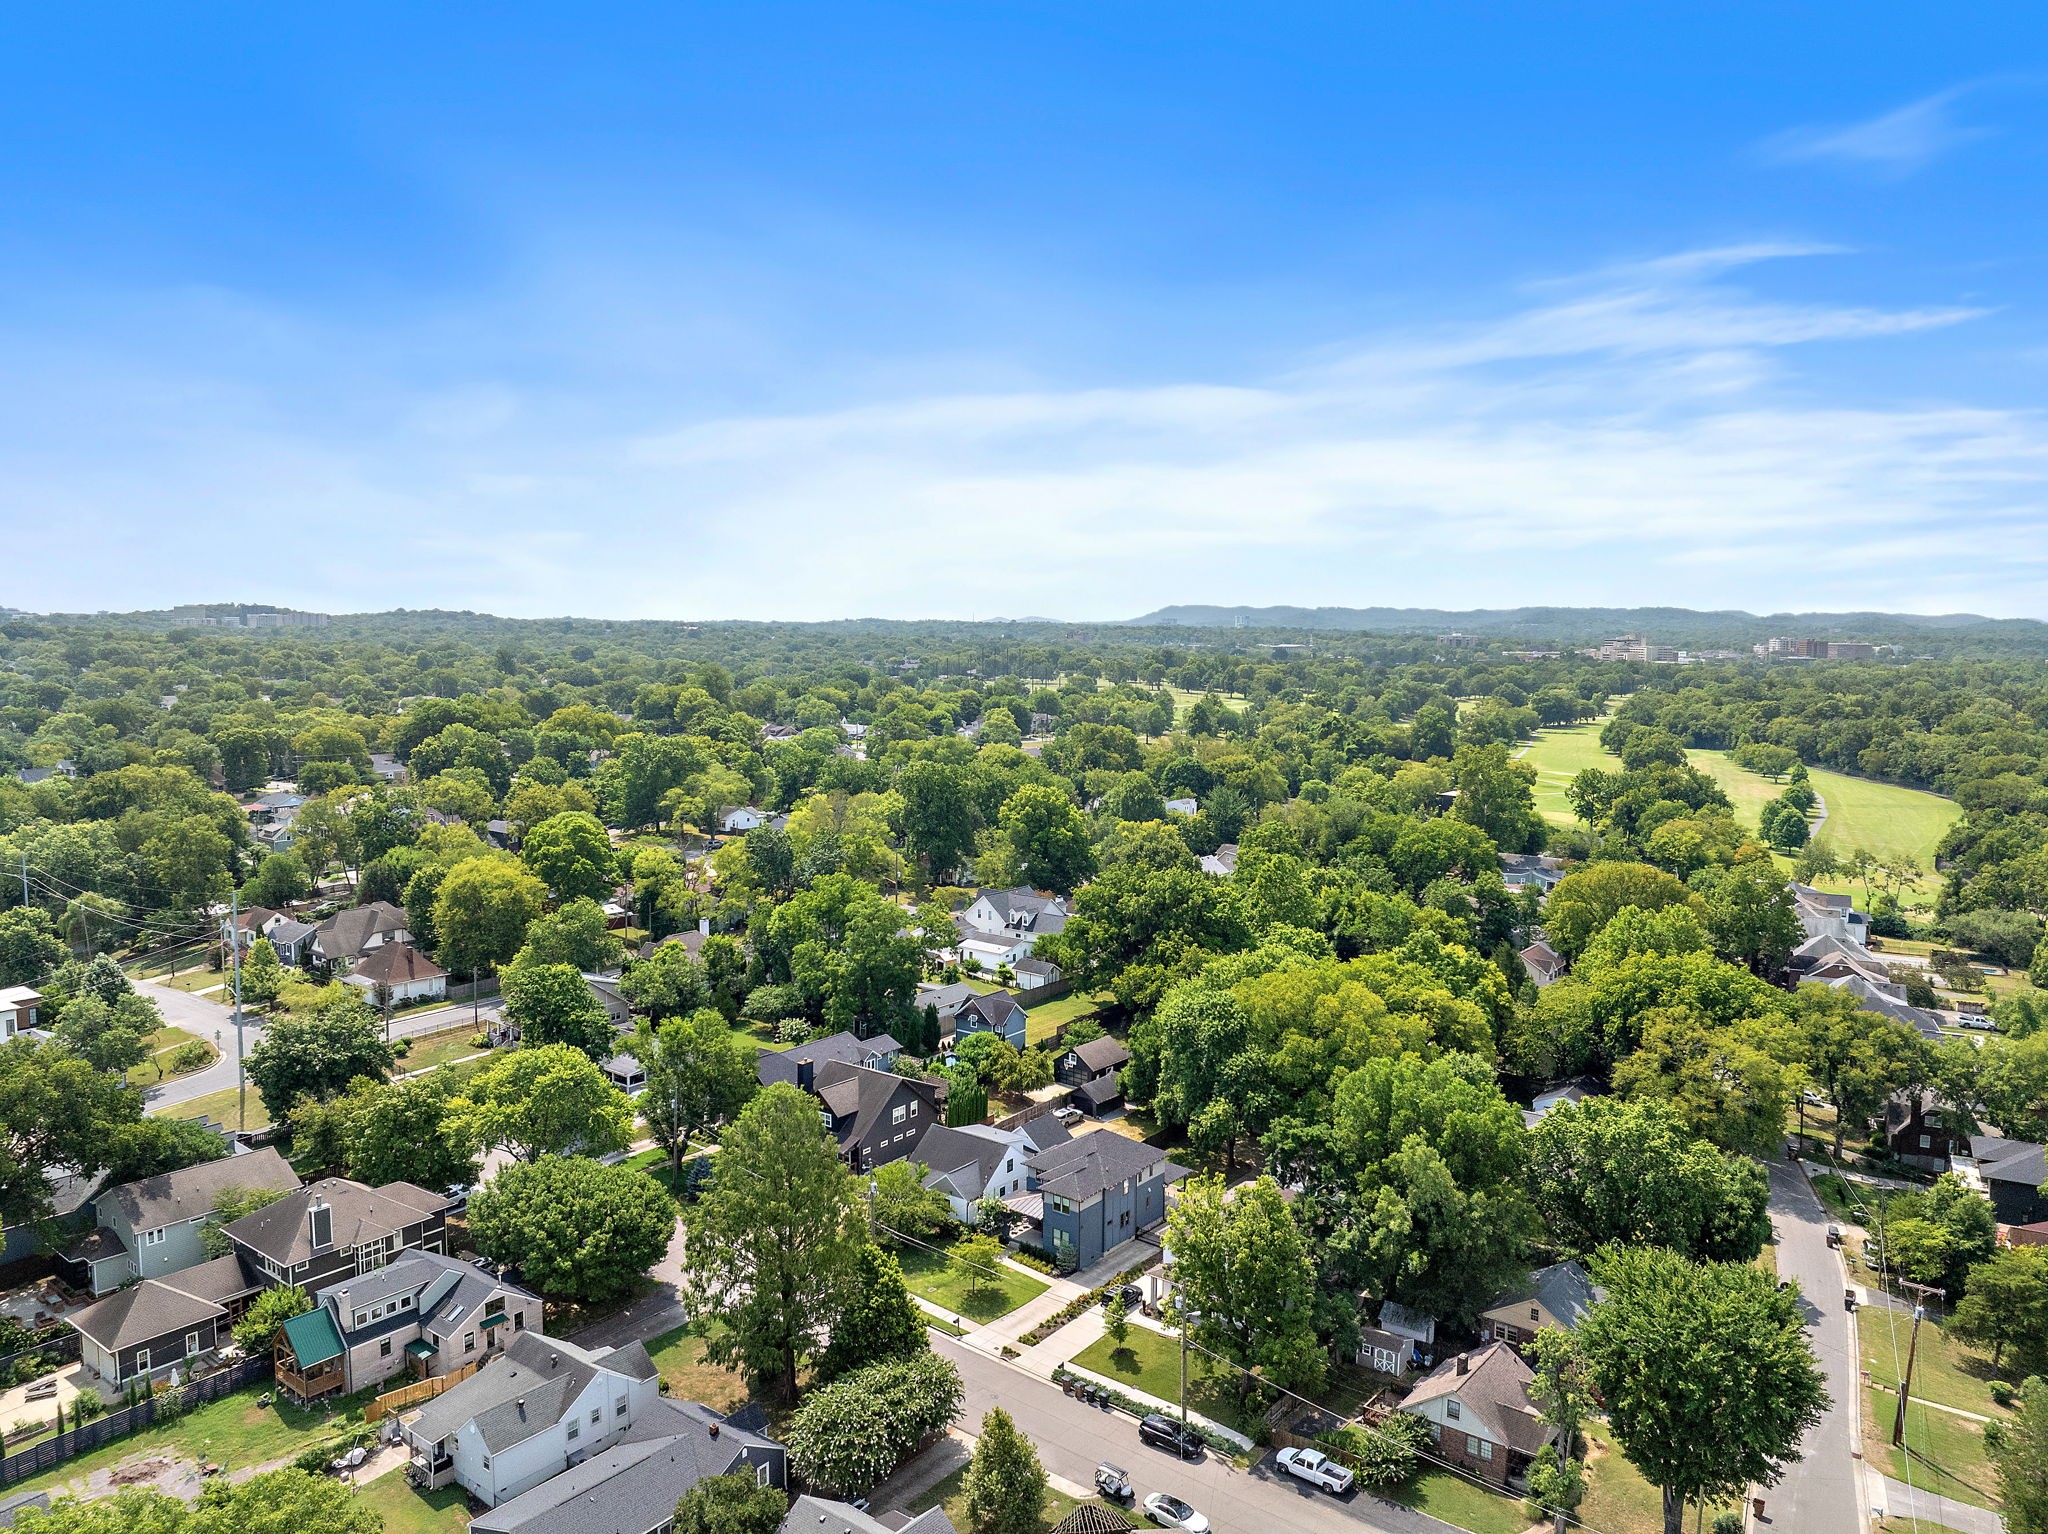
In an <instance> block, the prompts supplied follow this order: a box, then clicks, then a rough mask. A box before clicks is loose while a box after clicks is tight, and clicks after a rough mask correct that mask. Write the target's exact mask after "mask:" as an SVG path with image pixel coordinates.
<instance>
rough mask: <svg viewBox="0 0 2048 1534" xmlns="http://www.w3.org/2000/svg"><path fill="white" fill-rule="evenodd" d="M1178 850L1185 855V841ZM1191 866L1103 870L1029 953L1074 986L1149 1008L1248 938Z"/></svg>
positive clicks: (1232, 910) (1222, 897)
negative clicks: (1062, 923) (1212, 957)
mask: <svg viewBox="0 0 2048 1534" xmlns="http://www.w3.org/2000/svg"><path fill="white" fill-rule="evenodd" d="M1176 840H1178V838H1176ZM1180 850H1181V853H1182V855H1183V856H1186V852H1187V848H1186V846H1185V844H1182V846H1181V848H1180ZM1192 864H1193V860H1192V859H1191V858H1190V859H1189V860H1188V866H1185V867H1174V868H1167V869H1157V870H1155V869H1152V868H1147V867H1144V866H1142V865H1140V864H1137V863H1126V864H1120V865H1118V866H1115V867H1108V868H1105V869H1104V871H1103V873H1102V876H1101V877H1100V878H1097V879H1094V880H1091V881H1090V882H1089V883H1087V884H1085V885H1083V886H1082V887H1081V890H1080V892H1079V893H1078V894H1076V895H1075V897H1074V914H1073V916H1072V917H1070V918H1069V919H1068V921H1067V924H1066V927H1065V929H1064V930H1062V931H1060V932H1058V933H1055V934H1052V935H1050V936H1047V937H1044V938H1041V939H1040V940H1039V942H1038V944H1037V946H1036V947H1035V948H1034V949H1033V953H1034V954H1035V955H1036V956H1038V957H1042V958H1046V959H1050V960H1051V961H1052V962H1053V963H1055V964H1057V965H1059V967H1060V969H1061V970H1062V971H1063V972H1064V973H1065V974H1066V977H1067V978H1068V979H1069V980H1071V981H1072V982H1073V983H1074V985H1075V987H1076V988H1077V989H1080V990H1085V991H1096V990H1104V989H1106V990H1109V991H1110V992H1111V993H1112V994H1113V995H1114V996H1115V997H1116V999H1117V1001H1118V1003H1119V1004H1120V1005H1122V1006H1123V1007H1125V1008H1127V1009H1129V1010H1133V1011H1149V1010H1151V1009H1152V1008H1153V1007H1156V1006H1157V1005H1158V1004H1159V999H1160V996H1161V995H1162V994H1163V993H1164V991H1165V989H1166V987H1167V985H1168V984H1170V983H1171V982H1172V981H1173V980H1175V979H1178V978H1180V976H1181V975H1182V974H1183V973H1186V972H1190V971H1192V970H1193V969H1195V968H1197V967H1199V965H1200V962H1201V960H1202V959H1203V958H1204V957H1206V956H1207V955H1209V954H1215V953H1228V952H1230V951H1232V950H1234V949H1237V948H1241V947H1243V946H1244V945H1245V943H1246V941H1247V939H1248V938H1249V936H1250V934H1249V932H1248V931H1247V930H1246V928H1245V925H1244V921H1243V918H1242V917H1241V916H1240V915H1239V914H1238V911H1237V909H1236V904H1235V901H1234V898H1233V897H1232V895H1231V894H1230V892H1229V891H1228V890H1227V889H1226V888H1225V886H1224V885H1223V884H1222V883H1221V882H1220V881H1218V880H1215V879H1212V878H1210V877H1209V876H1208V875H1207V874H1204V873H1201V872H1198V871H1197V870H1196V869H1195V868H1194V867H1193V866H1192Z"/></svg>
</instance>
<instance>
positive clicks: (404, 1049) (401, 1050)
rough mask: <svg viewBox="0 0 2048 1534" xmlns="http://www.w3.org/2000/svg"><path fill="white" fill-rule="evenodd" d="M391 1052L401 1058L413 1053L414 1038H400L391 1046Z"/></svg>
mask: <svg viewBox="0 0 2048 1534" xmlns="http://www.w3.org/2000/svg"><path fill="white" fill-rule="evenodd" d="M391 1053H392V1054H393V1055H395V1056H396V1057H397V1058H399V1059H400V1060H403V1059H404V1058H405V1057H406V1056H407V1055H409V1054H411V1053H412V1040H411V1039H400V1040H398V1041H397V1042H396V1043H394V1044H393V1045H392V1046H391Z"/></svg>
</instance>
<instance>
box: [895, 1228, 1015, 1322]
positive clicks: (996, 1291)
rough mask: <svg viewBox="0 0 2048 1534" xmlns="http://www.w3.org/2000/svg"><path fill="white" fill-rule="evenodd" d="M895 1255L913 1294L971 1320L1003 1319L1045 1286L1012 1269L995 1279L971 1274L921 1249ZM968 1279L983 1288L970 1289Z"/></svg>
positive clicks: (911, 1248)
mask: <svg viewBox="0 0 2048 1534" xmlns="http://www.w3.org/2000/svg"><path fill="white" fill-rule="evenodd" d="M896 1255H897V1257H898V1258H899V1259H900V1260H901V1261H902V1264H903V1280H904V1282H905V1283H906V1284H908V1285H909V1286H910V1292H911V1293H912V1294H914V1295H917V1296H918V1297H919V1298H921V1299H926V1300H929V1301H931V1303H932V1304H934V1305H936V1306H938V1307H939V1308H940V1309H941V1310H944V1311H947V1312H949V1313H950V1314H952V1315H956V1316H965V1317H966V1318H967V1319H968V1320H970V1321H980V1322H989V1321H993V1320H995V1318H996V1317H997V1316H1006V1315H1008V1314H1009V1313H1010V1312H1011V1311H1013V1310H1015V1309H1016V1308H1017V1307H1018V1306H1019V1305H1024V1304H1028V1303H1029V1302H1031V1301H1032V1300H1035V1299H1037V1298H1038V1297H1039V1296H1040V1295H1041V1294H1043V1293H1045V1291H1046V1289H1047V1287H1048V1286H1047V1285H1045V1284H1042V1283H1040V1282H1039V1281H1038V1280H1037V1279H1035V1278H1032V1277H1031V1276H1030V1275H1029V1274H1025V1273H1019V1272H1017V1271H1016V1270H1015V1269H1013V1268H1000V1269H998V1270H997V1274H998V1276H997V1277H995V1278H990V1277H988V1276H987V1275H985V1274H981V1273H975V1274H971V1275H970V1274H968V1273H965V1272H963V1271H962V1270H961V1269H959V1268H957V1267H955V1266H954V1265H953V1264H952V1263H950V1262H948V1261H947V1260H946V1259H945V1258H944V1257H941V1256H939V1255H938V1253H936V1252H928V1251H925V1250H924V1249H923V1248H922V1247H914V1246H913V1247H905V1248H903V1249H902V1250H900V1251H899V1252H897V1254H896ZM970 1279H971V1280H972V1281H973V1282H974V1283H977V1284H981V1285H985V1286H986V1287H984V1288H979V1289H970V1288H969V1287H968V1285H969V1281H970Z"/></svg>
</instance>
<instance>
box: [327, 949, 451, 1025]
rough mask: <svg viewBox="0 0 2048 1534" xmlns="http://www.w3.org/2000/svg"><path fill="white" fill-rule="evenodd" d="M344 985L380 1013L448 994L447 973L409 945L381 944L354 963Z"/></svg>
mask: <svg viewBox="0 0 2048 1534" xmlns="http://www.w3.org/2000/svg"><path fill="white" fill-rule="evenodd" d="M341 983H342V984H343V985H352V986H355V987H356V988H357V989H359V990H361V991H362V992H363V993H364V996H365V999H367V1000H368V1001H369V1003H370V1005H371V1006H372V1007H374V1008H376V1009H377V1010H378V1011H380V1012H382V1011H384V1010H385V1009H386V1008H389V1007H402V1006H404V1005H406V1004H407V1003H408V1002H414V1001H439V1000H441V999H442V998H443V997H444V996H446V995H447V994H448V971H447V970H445V969H443V968H441V966H440V965H438V964H436V963H435V962H434V961H433V960H432V959H430V958H428V957H427V956H426V955H425V954H423V953H421V952H420V951H419V950H418V949H417V948H415V947H413V946H412V944H410V943H380V944H379V945H378V946H377V947H375V948H373V949H371V950H370V951H369V952H368V953H366V954H364V955H363V956H362V958H360V959H358V960H356V962H355V967H354V968H352V969H351V970H349V972H348V973H347V974H346V975H344V976H342V982H341Z"/></svg>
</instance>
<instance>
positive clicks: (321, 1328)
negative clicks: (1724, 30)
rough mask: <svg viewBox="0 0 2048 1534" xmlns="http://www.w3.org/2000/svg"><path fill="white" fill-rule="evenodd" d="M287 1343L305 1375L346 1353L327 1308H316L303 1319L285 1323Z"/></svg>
mask: <svg viewBox="0 0 2048 1534" xmlns="http://www.w3.org/2000/svg"><path fill="white" fill-rule="evenodd" d="M284 1340H285V1341H286V1342H288V1343H290V1344H291V1348H292V1357H294V1358H296V1359H297V1360H298V1361H299V1369H300V1371H301V1372H302V1373H303V1372H304V1371H305V1370H307V1369H311V1368H314V1367H315V1366H317V1365H319V1364H324V1363H326V1362H328V1361H329V1360H330V1359H335V1358H339V1357H341V1355H342V1352H343V1349H342V1345H341V1331H340V1329H339V1328H338V1327H336V1326H335V1324H334V1317H333V1316H331V1315H329V1314H328V1313H327V1307H326V1306H324V1305H316V1306H315V1307H314V1308H313V1309H311V1310H309V1311H307V1312H306V1313H305V1314H304V1315H302V1316H293V1317H292V1318H291V1320H289V1321H287V1322H285V1324H284Z"/></svg>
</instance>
